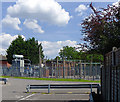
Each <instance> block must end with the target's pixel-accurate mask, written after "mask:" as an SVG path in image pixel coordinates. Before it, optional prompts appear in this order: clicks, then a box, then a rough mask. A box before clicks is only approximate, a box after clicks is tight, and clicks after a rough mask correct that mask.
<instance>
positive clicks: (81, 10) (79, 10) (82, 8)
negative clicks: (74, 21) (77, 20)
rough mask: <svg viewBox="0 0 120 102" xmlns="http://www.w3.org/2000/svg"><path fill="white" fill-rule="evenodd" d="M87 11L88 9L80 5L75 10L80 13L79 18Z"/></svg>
mask: <svg viewBox="0 0 120 102" xmlns="http://www.w3.org/2000/svg"><path fill="white" fill-rule="evenodd" d="M86 10H87V7H86V6H85V5H83V4H81V5H79V6H78V7H77V8H76V9H75V12H78V13H79V14H78V15H79V16H81V15H82V14H83V12H84V11H86Z"/></svg>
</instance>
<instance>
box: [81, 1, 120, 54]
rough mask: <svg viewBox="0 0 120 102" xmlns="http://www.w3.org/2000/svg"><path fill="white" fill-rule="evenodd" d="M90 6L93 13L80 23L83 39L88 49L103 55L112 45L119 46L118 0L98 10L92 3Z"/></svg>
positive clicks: (119, 16) (119, 18)
mask: <svg viewBox="0 0 120 102" xmlns="http://www.w3.org/2000/svg"><path fill="white" fill-rule="evenodd" d="M90 7H91V9H92V10H93V12H94V13H93V14H91V15H90V16H89V17H87V18H86V19H85V20H84V21H83V23H82V33H83V35H85V37H84V41H87V42H88V43H89V44H87V45H88V46H87V47H88V49H89V50H93V51H96V52H98V53H100V54H103V55H105V54H106V53H107V52H109V51H111V50H112V47H114V46H115V47H120V44H119V43H120V28H119V27H120V2H118V5H112V6H110V5H108V7H107V8H106V9H104V8H103V9H101V10H99V11H98V10H96V9H95V8H94V7H93V5H92V3H91V4H90Z"/></svg>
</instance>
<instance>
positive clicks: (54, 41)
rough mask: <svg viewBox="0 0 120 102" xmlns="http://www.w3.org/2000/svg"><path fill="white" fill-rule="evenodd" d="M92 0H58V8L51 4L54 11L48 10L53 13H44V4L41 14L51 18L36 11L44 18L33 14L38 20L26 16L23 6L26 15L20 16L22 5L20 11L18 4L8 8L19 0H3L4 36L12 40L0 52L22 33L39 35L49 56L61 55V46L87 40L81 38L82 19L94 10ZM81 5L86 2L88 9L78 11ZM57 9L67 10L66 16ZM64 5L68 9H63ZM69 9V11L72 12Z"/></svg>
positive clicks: (104, 4)
mask: <svg viewBox="0 0 120 102" xmlns="http://www.w3.org/2000/svg"><path fill="white" fill-rule="evenodd" d="M29 1H30V0H29ZM112 3H113V2H104V3H102V2H93V6H94V7H95V8H97V9H99V8H106V7H107V5H108V4H112ZM89 4H90V2H59V3H58V5H59V6H58V5H57V4H56V3H55V5H57V6H56V8H54V7H53V8H52V6H50V8H51V10H50V12H48V13H50V14H49V15H47V14H45V13H41V12H42V10H43V9H44V7H43V8H41V9H42V10H39V11H37V12H38V13H39V12H40V14H43V15H47V16H48V18H47V17H46V16H44V17H43V18H41V16H42V15H37V14H36V17H37V16H38V18H40V19H37V18H36V17H35V16H34V14H31V15H32V16H34V20H33V18H32V19H31V17H32V16H31V17H30V18H29V16H26V15H25V16H24V11H23V10H21V11H20V13H21V12H22V13H21V15H22V17H21V15H20V16H19V15H18V14H17V13H19V12H18V11H19V9H18V11H16V10H17V9H16V8H15V9H11V10H12V12H11V10H8V12H7V9H8V8H10V6H12V7H13V8H14V5H16V3H15V2H3V3H2V35H1V36H4V37H3V38H6V37H8V38H9V42H6V43H7V44H5V47H4V44H3V45H2V47H3V48H2V49H1V51H0V53H1V54H6V53H5V50H6V49H7V47H8V46H9V45H10V42H11V41H12V40H14V39H15V38H16V36H17V35H18V34H19V35H22V36H23V37H24V38H25V39H28V38H31V37H35V38H36V40H38V41H39V42H42V43H43V48H44V51H45V54H46V56H48V58H54V57H55V56H56V55H58V52H59V50H60V49H61V48H62V47H63V46H66V45H69V46H76V44H78V43H83V41H82V40H80V39H81V38H82V37H83V36H82V33H81V31H80V30H81V25H80V23H81V22H82V20H84V18H85V17H87V16H89V15H90V14H91V13H92V11H91V9H90V8H89V7H88V6H89ZM19 5H20V4H19ZM46 5H48V4H45V6H46ZM49 5H50V4H49ZM49 5H48V6H49ZM51 5H52V4H51ZM53 5H54V3H53ZM55 5H54V6H55ZM79 5H84V6H83V7H85V8H84V9H81V8H79V9H78V10H77V11H75V9H76V8H78V6H79ZM28 6H29V5H28ZM60 6H61V8H60ZM22 7H23V6H22ZM46 7H47V6H46ZM81 7H82V6H81ZM38 8H39V7H38ZM24 9H25V12H27V13H28V12H29V10H28V11H27V6H26V8H24ZM39 9H40V8H39ZM45 9H46V8H45ZM53 9H58V10H59V12H60V13H61V14H62V13H64V14H63V15H64V17H62V15H60V14H58V13H57V12H56V13H55V14H54V13H53V12H52V11H54V10H53ZM63 9H64V10H65V11H62V10H63ZM34 10H35V9H34ZM79 10H80V11H79ZM43 11H44V10H43ZM14 12H17V13H14ZM33 12H34V11H33ZM67 13H69V15H68V14H67ZM51 14H52V15H51ZM6 15H9V17H8V18H9V20H12V22H13V24H12V25H10V24H11V23H10V22H8V18H7V16H6ZM57 15H58V16H57ZM49 16H50V17H49ZM65 16H66V17H65ZM25 17H27V18H25ZM51 17H58V19H57V18H51ZM59 17H61V19H63V20H61V19H60V20H59ZM10 18H16V20H15V19H10ZM35 18H36V19H35ZM44 18H45V19H44ZM6 19H7V20H6ZM54 19H55V20H54ZM14 20H15V21H14ZM25 20H26V22H25ZM54 21H55V23H54ZM64 21H65V22H64ZM15 22H17V23H15ZM31 22H32V23H31ZM4 23H5V24H4ZM30 24H34V25H35V27H33V26H32V25H30ZM61 24H62V26H61ZM12 26H13V28H12ZM35 30H39V32H38V31H37V32H36V31H35ZM5 40H6V39H5ZM3 41H4V39H3ZM53 49H55V50H53Z"/></svg>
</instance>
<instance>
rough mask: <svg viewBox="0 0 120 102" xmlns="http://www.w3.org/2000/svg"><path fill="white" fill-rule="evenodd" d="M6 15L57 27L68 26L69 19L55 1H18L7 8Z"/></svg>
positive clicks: (67, 13)
mask: <svg viewBox="0 0 120 102" xmlns="http://www.w3.org/2000/svg"><path fill="white" fill-rule="evenodd" d="M7 13H8V14H9V15H11V16H12V17H18V18H24V19H36V20H38V21H43V22H47V23H50V24H55V25H58V26H64V25H66V24H68V22H69V20H70V18H71V17H70V15H69V12H66V11H65V9H63V8H62V7H61V5H60V4H59V3H57V2H56V1H55V0H18V1H17V2H16V4H15V5H13V6H10V7H8V9H7Z"/></svg>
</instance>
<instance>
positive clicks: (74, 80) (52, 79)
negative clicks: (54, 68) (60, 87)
mask: <svg viewBox="0 0 120 102" xmlns="http://www.w3.org/2000/svg"><path fill="white" fill-rule="evenodd" d="M2 77H3V78H18V79H29V80H47V81H72V82H95V83H100V81H93V80H83V79H63V78H60V79H57V78H29V77H10V76H2Z"/></svg>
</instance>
